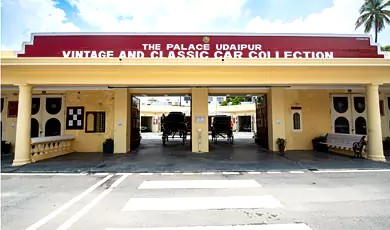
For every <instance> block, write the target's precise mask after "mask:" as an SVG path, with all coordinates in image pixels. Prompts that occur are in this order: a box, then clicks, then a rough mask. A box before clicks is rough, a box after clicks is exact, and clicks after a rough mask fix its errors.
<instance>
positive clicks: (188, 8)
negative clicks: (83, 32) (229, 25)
mask: <svg viewBox="0 0 390 230" xmlns="http://www.w3.org/2000/svg"><path fill="white" fill-rule="evenodd" d="M68 1H69V2H70V3H71V4H72V5H73V6H75V7H76V8H77V10H78V11H79V16H80V17H81V18H82V19H83V20H84V21H85V22H87V23H88V24H89V25H91V26H93V27H95V28H98V29H99V30H100V31H103V32H109V31H136V32H147V31H154V32H159V31H161V32H162V31H170V32H177V31H180V32H190V31H192V32H197V31H201V30H202V31H204V29H205V28H208V27H209V26H210V23H211V22H212V21H213V20H214V19H216V18H219V17H228V18H230V19H232V20H238V19H239V18H240V17H241V15H242V14H243V13H244V9H243V5H244V4H245V3H246V1H247V0H111V1H107V0H68Z"/></svg>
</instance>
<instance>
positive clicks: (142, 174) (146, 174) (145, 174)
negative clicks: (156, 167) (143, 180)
mask: <svg viewBox="0 0 390 230" xmlns="http://www.w3.org/2000/svg"><path fill="white" fill-rule="evenodd" d="M139 175H140V176H152V175H153V173H140V174H139Z"/></svg>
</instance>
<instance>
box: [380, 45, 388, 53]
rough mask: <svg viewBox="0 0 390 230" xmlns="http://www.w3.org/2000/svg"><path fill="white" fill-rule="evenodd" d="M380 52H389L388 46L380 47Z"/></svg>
mask: <svg viewBox="0 0 390 230" xmlns="http://www.w3.org/2000/svg"><path fill="white" fill-rule="evenodd" d="M381 50H382V51H388V52H390V45H388V46H381Z"/></svg>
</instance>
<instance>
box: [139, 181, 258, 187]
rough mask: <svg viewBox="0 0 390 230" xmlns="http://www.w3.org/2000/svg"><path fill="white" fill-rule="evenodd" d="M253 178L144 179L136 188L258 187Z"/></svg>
mask: <svg viewBox="0 0 390 230" xmlns="http://www.w3.org/2000/svg"><path fill="white" fill-rule="evenodd" d="M260 187H261V185H260V184H259V183H257V181H255V180H170V181H144V182H142V184H141V185H140V186H139V187H138V189H173V188H260Z"/></svg>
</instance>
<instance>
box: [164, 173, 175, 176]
mask: <svg viewBox="0 0 390 230" xmlns="http://www.w3.org/2000/svg"><path fill="white" fill-rule="evenodd" d="M173 175H175V173H161V176H173Z"/></svg>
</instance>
